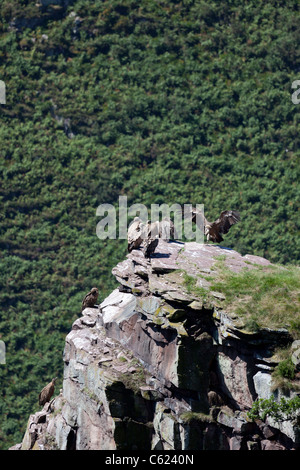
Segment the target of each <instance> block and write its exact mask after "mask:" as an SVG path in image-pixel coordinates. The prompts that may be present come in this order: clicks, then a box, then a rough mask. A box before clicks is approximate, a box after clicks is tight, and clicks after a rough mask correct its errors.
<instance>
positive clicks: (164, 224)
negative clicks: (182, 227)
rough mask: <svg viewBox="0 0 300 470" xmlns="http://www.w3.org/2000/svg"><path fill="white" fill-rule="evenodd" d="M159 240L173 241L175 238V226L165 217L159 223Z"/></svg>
mask: <svg viewBox="0 0 300 470" xmlns="http://www.w3.org/2000/svg"><path fill="white" fill-rule="evenodd" d="M159 238H162V239H163V240H170V239H173V240H174V239H176V238H177V234H176V230H175V226H174V224H173V222H172V220H171V219H169V217H165V218H164V219H162V221H161V222H159Z"/></svg>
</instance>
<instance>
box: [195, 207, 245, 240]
mask: <svg viewBox="0 0 300 470" xmlns="http://www.w3.org/2000/svg"><path fill="white" fill-rule="evenodd" d="M188 215H191V216H192V221H193V222H196V216H197V215H198V217H199V216H200V217H202V221H203V228H204V235H206V238H207V241H209V240H211V241H212V242H214V243H220V242H222V241H223V237H222V235H224V234H226V233H228V232H229V229H230V227H231V226H232V225H234V224H236V223H237V222H238V221H239V220H240V213H239V212H238V211H236V210H231V211H223V212H221V214H220V216H219V218H218V219H217V220H215V221H214V222H209V221H208V220H207V219H206V218H205V217H204V214H203V212H201V211H198V210H197V209H195V208H192V211H191V212H190V213H189V214H188Z"/></svg>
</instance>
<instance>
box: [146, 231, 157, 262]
mask: <svg viewBox="0 0 300 470" xmlns="http://www.w3.org/2000/svg"><path fill="white" fill-rule="evenodd" d="M157 245H158V235H156V236H155V238H146V240H145V241H144V247H143V253H144V256H145V258H150V257H151V255H152V253H154V251H155V248H156V247H157Z"/></svg>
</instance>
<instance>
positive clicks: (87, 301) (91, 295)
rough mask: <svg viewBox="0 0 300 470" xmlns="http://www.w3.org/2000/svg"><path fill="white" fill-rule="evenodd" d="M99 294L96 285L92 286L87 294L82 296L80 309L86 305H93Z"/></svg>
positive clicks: (86, 306)
mask: <svg viewBox="0 0 300 470" xmlns="http://www.w3.org/2000/svg"><path fill="white" fill-rule="evenodd" d="M98 295H99V290H98V289H97V287H93V288H92V289H91V290H90V292H88V294H86V296H85V297H84V299H83V301H82V304H81V311H83V310H84V309H85V308H88V307H94V306H95V304H96V302H97V299H98Z"/></svg>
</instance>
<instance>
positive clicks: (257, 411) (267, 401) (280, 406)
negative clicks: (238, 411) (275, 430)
mask: <svg viewBox="0 0 300 470" xmlns="http://www.w3.org/2000/svg"><path fill="white" fill-rule="evenodd" d="M299 409H300V397H299V396H298V395H296V396H294V397H293V398H285V397H281V399H280V400H279V401H276V400H275V398H274V396H273V395H272V396H271V398H260V399H258V400H256V401H255V402H254V403H253V406H252V408H251V410H250V411H249V412H248V417H249V418H250V419H251V420H253V421H255V420H257V419H261V420H263V421H265V419H266V418H267V417H268V416H269V417H271V418H273V419H274V420H275V421H277V422H281V421H284V420H288V421H296V420H298V419H299Z"/></svg>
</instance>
